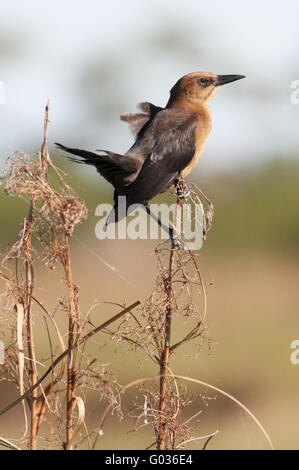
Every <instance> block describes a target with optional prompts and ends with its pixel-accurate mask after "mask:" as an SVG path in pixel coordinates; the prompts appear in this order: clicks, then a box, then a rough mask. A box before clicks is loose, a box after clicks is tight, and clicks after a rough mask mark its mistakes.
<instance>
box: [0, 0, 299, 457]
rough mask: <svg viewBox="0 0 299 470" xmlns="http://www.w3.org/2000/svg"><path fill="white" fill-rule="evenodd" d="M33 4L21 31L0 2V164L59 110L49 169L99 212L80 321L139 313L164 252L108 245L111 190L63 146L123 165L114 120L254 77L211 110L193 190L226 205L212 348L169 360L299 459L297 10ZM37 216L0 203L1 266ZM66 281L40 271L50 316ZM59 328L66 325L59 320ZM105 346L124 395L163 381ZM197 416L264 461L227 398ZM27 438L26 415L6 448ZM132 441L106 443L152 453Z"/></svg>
mask: <svg viewBox="0 0 299 470" xmlns="http://www.w3.org/2000/svg"><path fill="white" fill-rule="evenodd" d="M26 3H27V9H26V11H24V12H22V17H21V12H20V9H19V8H18V7H20V5H21V2H20V1H16V0H15V1H10V2H8V1H6V0H5V1H3V2H2V3H1V9H2V12H3V15H1V19H0V24H1V28H0V31H1V33H0V39H1V41H0V44H1V46H0V60H1V63H2V64H3V67H2V68H1V73H2V74H3V76H2V77H1V76H0V80H1V81H2V82H3V83H4V89H5V100H4V103H3V104H1V105H0V126H1V137H0V139H1V140H0V152H1V153H0V155H1V166H2V168H4V165H5V160H6V157H7V156H8V155H10V154H12V152H13V151H14V150H22V151H24V152H28V153H32V152H34V153H35V152H37V151H38V150H39V148H40V144H41V138H42V128H43V109H44V105H45V103H46V101H47V99H48V98H50V101H51V104H50V106H51V111H50V120H51V123H50V127H49V134H48V138H49V146H50V152H51V156H52V158H53V159H54V161H55V163H56V164H57V165H58V166H60V167H61V168H63V169H65V170H66V171H67V172H68V173H69V174H70V175H71V176H70V177H69V181H70V183H71V185H72V186H73V188H74V189H75V190H76V192H77V193H78V194H79V196H80V197H81V198H83V199H84V200H85V202H86V204H87V207H88V209H89V217H88V220H87V221H86V222H84V223H83V224H82V225H81V226H80V228H79V229H78V230H77V231H76V233H75V237H76V238H74V239H73V242H72V243H73V246H72V249H73V269H74V279H75V282H76V283H77V284H78V285H79V286H80V299H81V302H80V305H81V311H82V312H86V311H87V310H88V309H89V307H90V306H91V305H92V304H93V303H95V302H96V299H99V300H104V301H108V300H112V301H115V302H120V303H121V302H124V301H126V302H128V303H131V302H134V301H135V300H137V299H139V300H141V301H144V300H145V299H146V298H147V297H148V296H149V294H150V293H151V291H152V289H153V286H154V280H155V277H156V266H155V257H154V256H153V250H154V247H155V243H154V242H152V241H134V242H133V241H129V240H128V241H117V240H116V241H111V240H110V241H99V240H97V239H96V237H95V225H96V222H97V220H98V219H97V218H96V217H95V215H94V211H95V208H96V207H97V205H98V204H99V203H101V202H104V201H105V202H111V201H112V194H113V192H112V188H111V186H110V185H109V184H107V183H106V182H105V181H104V180H103V179H102V178H100V177H99V176H98V175H97V174H96V171H95V170H94V169H92V168H84V167H79V168H78V167H77V166H76V165H75V164H69V163H68V162H67V160H66V159H65V158H62V156H61V153H60V152H57V151H55V149H54V148H53V142H55V141H58V142H62V143H63V144H65V145H70V146H76V147H80V146H81V147H83V148H84V147H86V148H89V149H91V150H93V149H95V148H107V149H110V150H114V151H117V152H123V151H125V150H126V149H127V148H128V147H129V146H130V145H131V143H132V137H131V136H129V133H128V130H127V129H126V127H125V125H124V124H123V123H121V122H120V121H119V120H118V119H119V118H118V116H119V114H121V113H123V112H125V111H133V110H134V107H135V104H136V103H138V102H140V101H144V100H150V101H152V102H154V103H155V104H157V105H163V104H165V103H166V101H167V99H168V91H169V89H170V88H171V86H172V85H173V83H174V82H175V81H176V80H177V79H178V78H179V77H180V76H181V75H183V74H185V73H189V72H193V71H197V70H209V71H213V72H215V73H242V74H245V75H247V79H246V80H244V81H242V82H240V83H238V84H236V85H232V86H227V87H226V88H225V89H221V90H220V91H219V92H218V93H217V95H216V96H215V98H214V99H213V102H212V103H211V109H212V113H213V117H214V126H213V131H212V134H211V136H210V138H209V141H208V144H207V146H206V149H205V151H204V154H203V157H202V160H201V161H200V163H199V165H198V167H197V168H196V170H195V171H194V172H193V173H192V175H190V176H189V177H188V180H189V181H194V182H195V183H196V184H197V185H198V186H199V187H200V188H201V189H202V190H203V191H204V192H205V193H206V194H207V195H208V197H209V198H210V199H211V200H212V201H213V204H214V207H215V217H214V223H213V227H212V231H211V232H210V234H209V236H208V239H207V241H206V243H205V244H204V247H203V248H202V250H201V252H200V258H199V263H200V268H201V271H202V274H203V277H204V279H205V282H206V285H207V293H208V317H207V323H208V326H209V335H210V338H211V339H212V344H211V349H210V350H209V348H208V347H207V346H204V347H203V349H202V350H201V352H200V355H199V356H198V357H197V358H196V359H195V358H194V353H195V350H194V348H193V347H190V349H188V348H184V350H182V351H181V352H178V353H177V354H176V355H175V356H174V357H173V363H172V371H174V372H176V373H177V374H182V375H189V376H191V377H194V378H197V379H199V380H203V381H205V382H209V383H211V384H214V385H215V386H217V387H220V388H222V389H224V390H225V391H227V392H229V393H231V394H232V395H234V396H235V397H236V398H238V399H239V400H241V401H242V402H244V403H245V404H246V405H247V406H248V407H249V409H250V410H251V411H252V412H253V413H254V414H255V415H256V416H257V417H258V419H259V420H260V421H261V422H262V423H263V425H264V427H265V428H266V429H267V431H268V433H269V434H270V436H271V438H272V440H273V443H274V446H275V447H276V448H277V449H298V448H299V444H298V442H299V426H298V422H299V408H298V393H299V365H298V366H297V367H296V366H294V365H292V364H291V361H290V355H291V352H292V350H291V348H290V345H291V342H292V341H293V340H296V339H298V336H299V316H298V311H299V310H298V307H299V301H298V288H299V276H298V274H299V273H298V252H299V242H298V240H299V218H298V215H299V213H298V209H299V207H298V199H299V198H298V196H299V189H298V181H299V162H298V143H299V134H298V122H299V121H298V115H299V105H298V106H296V105H294V104H292V103H291V100H290V95H291V92H292V89H291V83H292V82H293V81H294V80H296V79H299V70H298V60H297V57H298V45H299V44H298V29H297V24H296V18H297V16H298V15H297V14H298V12H299V6H298V4H297V3H296V2H295V1H290V0H287V1H286V2H284V4H281V2H271V3H270V2H264V3H263V5H261V4H260V3H259V2H257V1H253V2H251V4H250V6H249V5H247V6H245V5H240V4H239V3H240V2H237V1H234V0H228V1H227V2H225V4H222V3H220V2H219V1H218V2H217V1H211V2H208V4H207V3H206V2H203V1H195V0H194V1H187V2H179V1H177V0H175V1H170V0H169V1H165V2H162V3H161V2H156V1H149V2H145V1H144V2H137V1H131V2H128V4H126V5H125V4H124V3H123V2H120V1H111V2H109V5H108V4H107V3H106V2H102V1H100V2H96V1H91V0H88V1H86V2H84V5H83V4H82V5H81V3H80V2H76V1H74V2H72V6H71V7H70V4H69V3H68V2H66V1H62V2H58V1H56V0H54V1H53V2H52V3H51V7H49V8H48V10H46V9H45V7H44V6H42V5H38V4H37V3H36V2H33V1H27V2H26ZM269 9H270V10H271V15H270V14H269ZM277 31H279V34H277ZM159 200H161V198H160V199H159ZM27 209H28V208H27V205H26V203H25V202H24V201H22V200H19V199H15V198H13V197H8V196H7V195H6V194H4V193H3V191H2V190H1V193H0V210H1V228H2V230H1V237H0V246H1V253H2V254H3V255H4V253H5V252H6V250H7V247H8V246H9V245H11V244H12V243H13V242H14V241H15V237H16V234H17V231H18V230H19V229H20V226H21V224H22V222H23V218H24V216H25V215H26V213H27ZM97 255H98V256H100V257H103V258H104V259H105V260H106V261H107V262H108V263H110V265H112V266H115V267H116V268H117V269H118V270H119V271H120V273H121V274H122V275H123V276H124V277H125V279H126V281H123V280H122V279H120V277H119V276H117V275H116V273H115V272H113V271H112V270H111V269H109V268H108V267H107V266H106V265H105V264H103V263H102V262H101V260H100V259H99V258H98V257H97ZM60 274H61V273H60V272H59V270H58V271H57V272H54V273H52V274H51V275H50V274H49V273H47V272H45V271H44V270H41V271H40V273H39V276H38V287H37V289H36V292H37V294H38V295H39V297H41V298H42V299H43V301H44V302H45V304H47V305H48V306H49V308H50V309H51V308H52V309H54V308H55V306H56V304H57V298H58V297H59V296H61V295H63V294H64V288H63V285H62V283H61V281H60V278H61V275H60ZM112 312H115V309H114V310H113V309H108V310H107V309H106V308H102V307H101V308H100V309H98V310H94V313H93V316H92V321H93V322H94V323H95V324H99V323H100V322H101V321H102V319H105V318H108V317H109V316H111V314H112ZM1 315H2V314H1ZM56 315H59V316H60V318H59V319H58V320H59V321H60V322H61V325H63V324H66V318H65V314H64V313H62V312H59V313H58V314H56ZM36 325H37V326H39V320H38V318H36ZM41 325H42V323H41ZM41 331H42V330H40V334H38V335H37V338H38V339H40V342H38V350H39V352H40V355H41V357H43V356H46V355H47V354H48V349H47V348H46V347H45V346H43V344H42V340H41V338H39V336H40V335H41V337H42V335H43V333H42V332H41ZM178 331H179V330H176V331H174V335H175V334H177V332H178ZM105 341H107V338H103V337H101V336H99V338H97V339H96V340H95V342H94V344H93V347H94V348H95V351H99V352H100V354H101V358H102V360H103V362H104V363H109V366H110V368H111V370H112V371H113V372H115V373H116V374H117V377H118V380H119V382H120V383H122V384H125V383H127V382H129V381H130V380H134V378H138V377H143V376H146V375H151V374H155V373H157V370H156V369H155V367H154V366H153V364H152V363H151V362H150V361H146V362H145V364H143V366H142V368H140V367H139V364H138V361H137V359H136V355H135V353H133V352H131V353H129V352H128V351H127V348H126V346H125V345H123V344H122V345H120V346H118V347H116V348H115V347H114V346H112V345H108V346H106V347H103V348H102V347H101V345H102V343H105ZM191 356H192V358H190V357H191ZM141 358H142V354H141V353H138V359H141ZM187 359H188V360H187ZM186 364H187V366H186ZM0 388H1V395H0V401H1V407H2V406H4V405H6V404H7V403H8V402H10V401H11V399H12V398H13V397H14V396H15V397H16V396H17V391H16V390H15V389H14V387H13V386H12V385H7V384H6V383H5V382H0ZM190 390H194V391H197V392H198V391H199V389H198V388H196V387H190ZM203 390H204V389H203V388H202V389H200V391H201V392H202V391H203ZM208 395H209V396H215V395H216V394H213V393H211V392H209V393H208ZM134 397H135V395H134V393H133V392H132V393H131V394H129V395H128V397H127V399H125V401H124V403H125V404H126V406H128V407H130V406H131V405H132V401H133V400H134ZM193 406H194V408H193V411H194V412H195V411H196V410H198V409H202V410H203V413H202V414H201V415H200V424H199V427H198V432H197V435H206V434H209V433H211V432H214V431H215V430H216V429H217V430H219V433H218V434H217V436H216V437H215V438H214V439H213V440H212V441H211V443H210V445H209V448H211V449H255V448H257V449H260V448H266V447H267V446H266V443H265V440H264V438H263V436H262V435H261V433H260V431H259V430H258V428H257V427H256V426H255V425H254V424H253V423H252V421H251V420H250V418H248V417H247V416H246V415H245V414H244V412H243V411H242V410H240V409H238V407H237V406H236V405H233V404H231V403H230V402H229V401H228V400H227V399H224V398H221V396H219V395H218V396H217V400H216V401H214V400H212V401H211V402H209V406H208V407H206V406H203V404H202V402H200V401H198V402H195V403H194V405H193ZM100 410H102V405H99V404H98V402H97V400H92V397H91V403H90V408H89V409H88V424H89V425H90V426H92V425H93V424H94V422H95V420H96V417H97V416H99V415H100ZM22 426H23V417H22V411H21V407H18V408H17V409H14V410H12V411H10V412H9V413H7V414H6V415H4V416H3V417H1V420H0V436H3V437H7V438H11V439H13V438H17V437H18V436H19V435H20V434H21V431H20V430H21V427H22ZM131 428H132V422H131V421H129V420H124V421H122V422H121V423H119V422H118V421H117V419H116V418H115V417H112V418H111V419H109V421H108V422H107V427H106V429H105V434H104V436H103V437H102V438H101V443H100V445H102V447H103V448H111V449H114V448H115V449H123V448H144V447H145V446H146V445H148V444H149V443H150V442H151V440H153V439H152V432H151V430H148V431H145V432H142V433H128V431H129V430H130V429H131ZM193 448H196V444H195V445H193Z"/></svg>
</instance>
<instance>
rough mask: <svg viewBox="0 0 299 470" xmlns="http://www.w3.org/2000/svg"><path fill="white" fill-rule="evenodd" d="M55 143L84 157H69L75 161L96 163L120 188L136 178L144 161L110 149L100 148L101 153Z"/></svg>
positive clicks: (58, 146) (111, 181)
mask: <svg viewBox="0 0 299 470" xmlns="http://www.w3.org/2000/svg"><path fill="white" fill-rule="evenodd" d="M55 145H56V147H57V148H59V149H60V150H63V151H65V152H68V153H71V154H72V155H78V156H79V157H81V158H83V160H80V159H79V158H74V157H69V159H70V160H72V161H73V162H76V163H86V164H87V165H94V166H95V167H96V169H97V171H98V172H99V173H100V174H101V175H102V176H104V178H105V179H106V180H107V181H109V183H111V184H113V186H114V187H115V188H119V189H120V188H123V187H126V186H127V185H128V184H130V183H132V182H133V181H134V180H135V178H136V176H137V175H138V172H139V170H140V168H141V166H142V163H143V161H141V159H140V158H133V157H131V158H130V157H128V156H125V155H119V154H117V153H114V152H109V151H108V150H99V152H103V154H102V155H101V154H98V153H93V152H89V151H88V150H81V149H75V148H70V147H66V146H65V145H62V144H58V143H55Z"/></svg>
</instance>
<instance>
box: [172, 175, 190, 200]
mask: <svg viewBox="0 0 299 470" xmlns="http://www.w3.org/2000/svg"><path fill="white" fill-rule="evenodd" d="M174 184H175V195H176V196H177V197H178V198H179V199H188V197H189V196H190V191H189V189H188V185H187V184H186V183H185V181H184V180H183V179H177V180H176V181H175V183H174Z"/></svg>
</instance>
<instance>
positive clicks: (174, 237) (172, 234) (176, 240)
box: [145, 206, 181, 250]
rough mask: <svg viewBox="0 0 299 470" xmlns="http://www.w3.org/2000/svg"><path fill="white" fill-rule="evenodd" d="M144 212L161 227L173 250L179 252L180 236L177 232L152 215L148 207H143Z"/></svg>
mask: <svg viewBox="0 0 299 470" xmlns="http://www.w3.org/2000/svg"><path fill="white" fill-rule="evenodd" d="M145 210H146V212H147V213H148V215H150V216H151V217H152V218H153V219H154V220H155V221H156V222H157V224H158V225H159V227H161V228H162V229H163V230H164V231H165V232H166V233H167V234H168V235H169V237H170V239H171V242H172V244H173V246H174V247H175V249H177V250H179V249H180V248H181V240H180V235H179V234H178V233H177V231H176V230H175V229H174V228H172V227H169V226H168V225H165V224H164V223H163V222H162V220H161V219H160V217H158V216H157V215H156V214H154V213H153V212H152V211H151V210H150V208H149V207H148V206H145Z"/></svg>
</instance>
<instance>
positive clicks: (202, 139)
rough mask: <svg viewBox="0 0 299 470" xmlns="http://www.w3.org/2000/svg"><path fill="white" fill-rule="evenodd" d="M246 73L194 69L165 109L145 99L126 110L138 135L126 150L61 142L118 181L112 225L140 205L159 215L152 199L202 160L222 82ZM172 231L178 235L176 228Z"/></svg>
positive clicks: (173, 91) (173, 90)
mask: <svg viewBox="0 0 299 470" xmlns="http://www.w3.org/2000/svg"><path fill="white" fill-rule="evenodd" d="M243 78H245V76H244V75H217V74H214V73H211V72H193V73H189V74H187V75H184V76H183V77H181V78H180V79H179V80H178V81H177V82H176V83H175V85H174V86H173V87H172V88H171V90H170V97H169V100H168V102H167V104H166V106H165V107H164V108H163V107H160V106H156V105H154V104H152V103H150V102H144V103H140V104H139V105H138V109H139V112H137V113H136V112H135V113H126V114H122V115H121V116H120V118H121V120H122V121H124V122H126V123H127V124H128V125H129V127H130V129H131V131H132V132H133V134H134V135H135V141H134V144H133V145H132V146H131V147H130V149H129V150H128V151H127V152H126V153H124V154H123V155H121V154H119V153H115V152H111V151H109V150H97V151H96V152H97V153H94V152H90V151H87V150H81V149H77V148H71V147H66V146H65V145H62V144H59V143H55V144H56V146H57V148H59V149H60V150H63V151H66V152H68V153H70V154H72V155H75V156H76V157H69V158H70V160H72V161H74V162H76V163H85V164H88V165H93V166H94V167H95V168H96V169H97V171H98V173H100V175H102V176H103V177H104V178H105V179H106V180H107V181H108V182H109V183H111V184H112V185H113V187H114V208H113V211H112V212H111V213H110V214H109V215H108V218H107V220H106V224H109V223H111V222H118V221H119V220H121V218H123V217H125V216H126V215H128V214H129V208H130V206H132V205H135V204H140V205H142V206H144V207H145V209H146V210H147V212H148V214H150V215H153V214H152V213H151V211H150V208H149V201H150V200H151V199H153V198H154V197H155V196H156V195H158V194H159V193H163V192H165V191H167V190H168V189H170V188H171V186H172V185H174V186H175V187H177V188H178V187H179V184H180V182H182V181H184V178H185V177H186V176H187V175H188V174H189V173H190V172H191V171H192V170H193V168H194V167H195V166H196V164H197V163H198V161H199V158H200V156H201V154H202V151H203V148H204V146H205V143H206V140H207V138H208V135H209V134H210V131H211V128H212V118H211V112H210V110H209V102H210V99H211V98H212V97H213V96H214V95H215V93H216V91H217V90H218V88H219V87H221V86H222V85H225V84H228V83H231V82H234V81H237V80H240V79H243ZM77 157H80V158H77ZM119 196H125V198H121V200H122V201H123V200H124V199H125V205H126V207H125V209H126V210H125V211H123V210H119V207H118V204H119V203H118V201H119ZM154 218H155V219H156V220H157V218H156V217H154ZM157 221H158V223H159V224H160V225H161V224H162V223H161V221H160V220H157ZM161 226H162V225H161ZM169 233H170V237H171V238H172V237H173V231H171V229H169Z"/></svg>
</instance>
